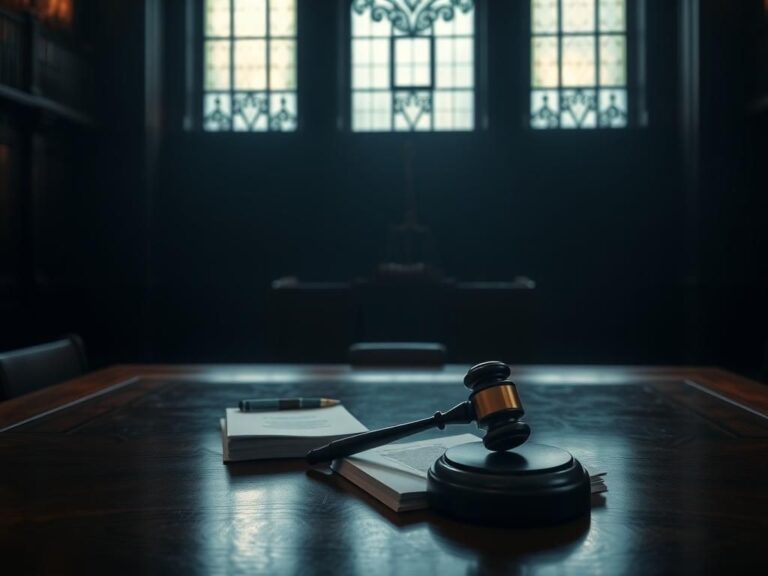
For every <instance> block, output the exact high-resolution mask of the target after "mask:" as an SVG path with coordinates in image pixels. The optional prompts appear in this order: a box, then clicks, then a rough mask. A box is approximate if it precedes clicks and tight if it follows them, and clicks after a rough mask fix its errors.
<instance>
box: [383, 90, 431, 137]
mask: <svg viewBox="0 0 768 576" xmlns="http://www.w3.org/2000/svg"><path fill="white" fill-rule="evenodd" d="M392 110H393V112H394V114H395V117H398V116H399V117H400V118H402V119H403V120H405V123H406V125H407V126H408V129H409V130H416V129H417V128H418V127H419V122H420V121H421V119H422V117H423V116H424V115H425V114H429V113H430V112H432V93H431V92H422V93H419V92H416V91H415V90H411V91H410V92H395V93H394V94H393V95H392Z"/></svg>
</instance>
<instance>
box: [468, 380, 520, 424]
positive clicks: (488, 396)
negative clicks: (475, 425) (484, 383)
mask: <svg viewBox="0 0 768 576" xmlns="http://www.w3.org/2000/svg"><path fill="white" fill-rule="evenodd" d="M472 405H473V406H474V408H475V414H476V416H477V419H478V420H482V419H483V418H485V417H486V416H488V415H489V414H494V413H496V412H499V411H500V410H522V409H523V404H522V402H520V396H518V394H517V388H515V385H514V384H512V383H511V382H510V383H509V384H504V385H502V386H492V387H490V388H485V389H483V390H480V391H479V392H477V393H476V394H474V395H473V396H472Z"/></svg>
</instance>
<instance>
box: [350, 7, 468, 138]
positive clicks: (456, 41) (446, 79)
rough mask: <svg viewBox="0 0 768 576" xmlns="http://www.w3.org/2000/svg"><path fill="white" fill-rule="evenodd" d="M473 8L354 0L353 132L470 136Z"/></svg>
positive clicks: (352, 50) (352, 14)
mask: <svg viewBox="0 0 768 576" xmlns="http://www.w3.org/2000/svg"><path fill="white" fill-rule="evenodd" d="M474 12H475V10H474V2H473V1H472V0H430V1H427V2H425V1H421V0H353V1H352V8H351V31H352V34H351V36H352V38H351V42H352V45H351V87H352V88H351V89H352V98H351V100H352V102H351V104H352V106H351V108H352V111H351V112H352V114H351V120H352V130H353V131H356V132H373V131H432V130H454V131H460V130H472V129H474V125H475V102H474V100H475V94H474V85H475V65H474V62H475V42H474V37H475V34H474V30H475V17H474V16H475V14H474Z"/></svg>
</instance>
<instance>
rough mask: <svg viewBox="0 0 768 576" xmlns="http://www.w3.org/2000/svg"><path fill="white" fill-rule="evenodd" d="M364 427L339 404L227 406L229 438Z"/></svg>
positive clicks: (343, 432)
mask: <svg viewBox="0 0 768 576" xmlns="http://www.w3.org/2000/svg"><path fill="white" fill-rule="evenodd" d="M367 430H368V429H367V428H366V427H365V426H363V425H362V424H361V423H360V421H359V420H358V419H357V418H355V417H354V416H352V414H350V413H349V411H348V410H347V409H346V408H344V406H341V405H339V406H331V407H329V408H308V409H301V410H276V411H269V412H241V411H240V410H239V409H238V408H227V435H228V437H229V438H230V439H236V438H249V437H255V436H260V437H304V438H308V437H309V438H315V437H325V436H343V435H346V434H357V433H359V432H366V431H367Z"/></svg>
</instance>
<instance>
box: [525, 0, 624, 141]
mask: <svg viewBox="0 0 768 576" xmlns="http://www.w3.org/2000/svg"><path fill="white" fill-rule="evenodd" d="M626 12H627V10H626V0H531V127H533V128H542V129H547V128H597V127H599V128H623V127H626V126H627V118H628V108H627V106H628V101H627V25H626Z"/></svg>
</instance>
